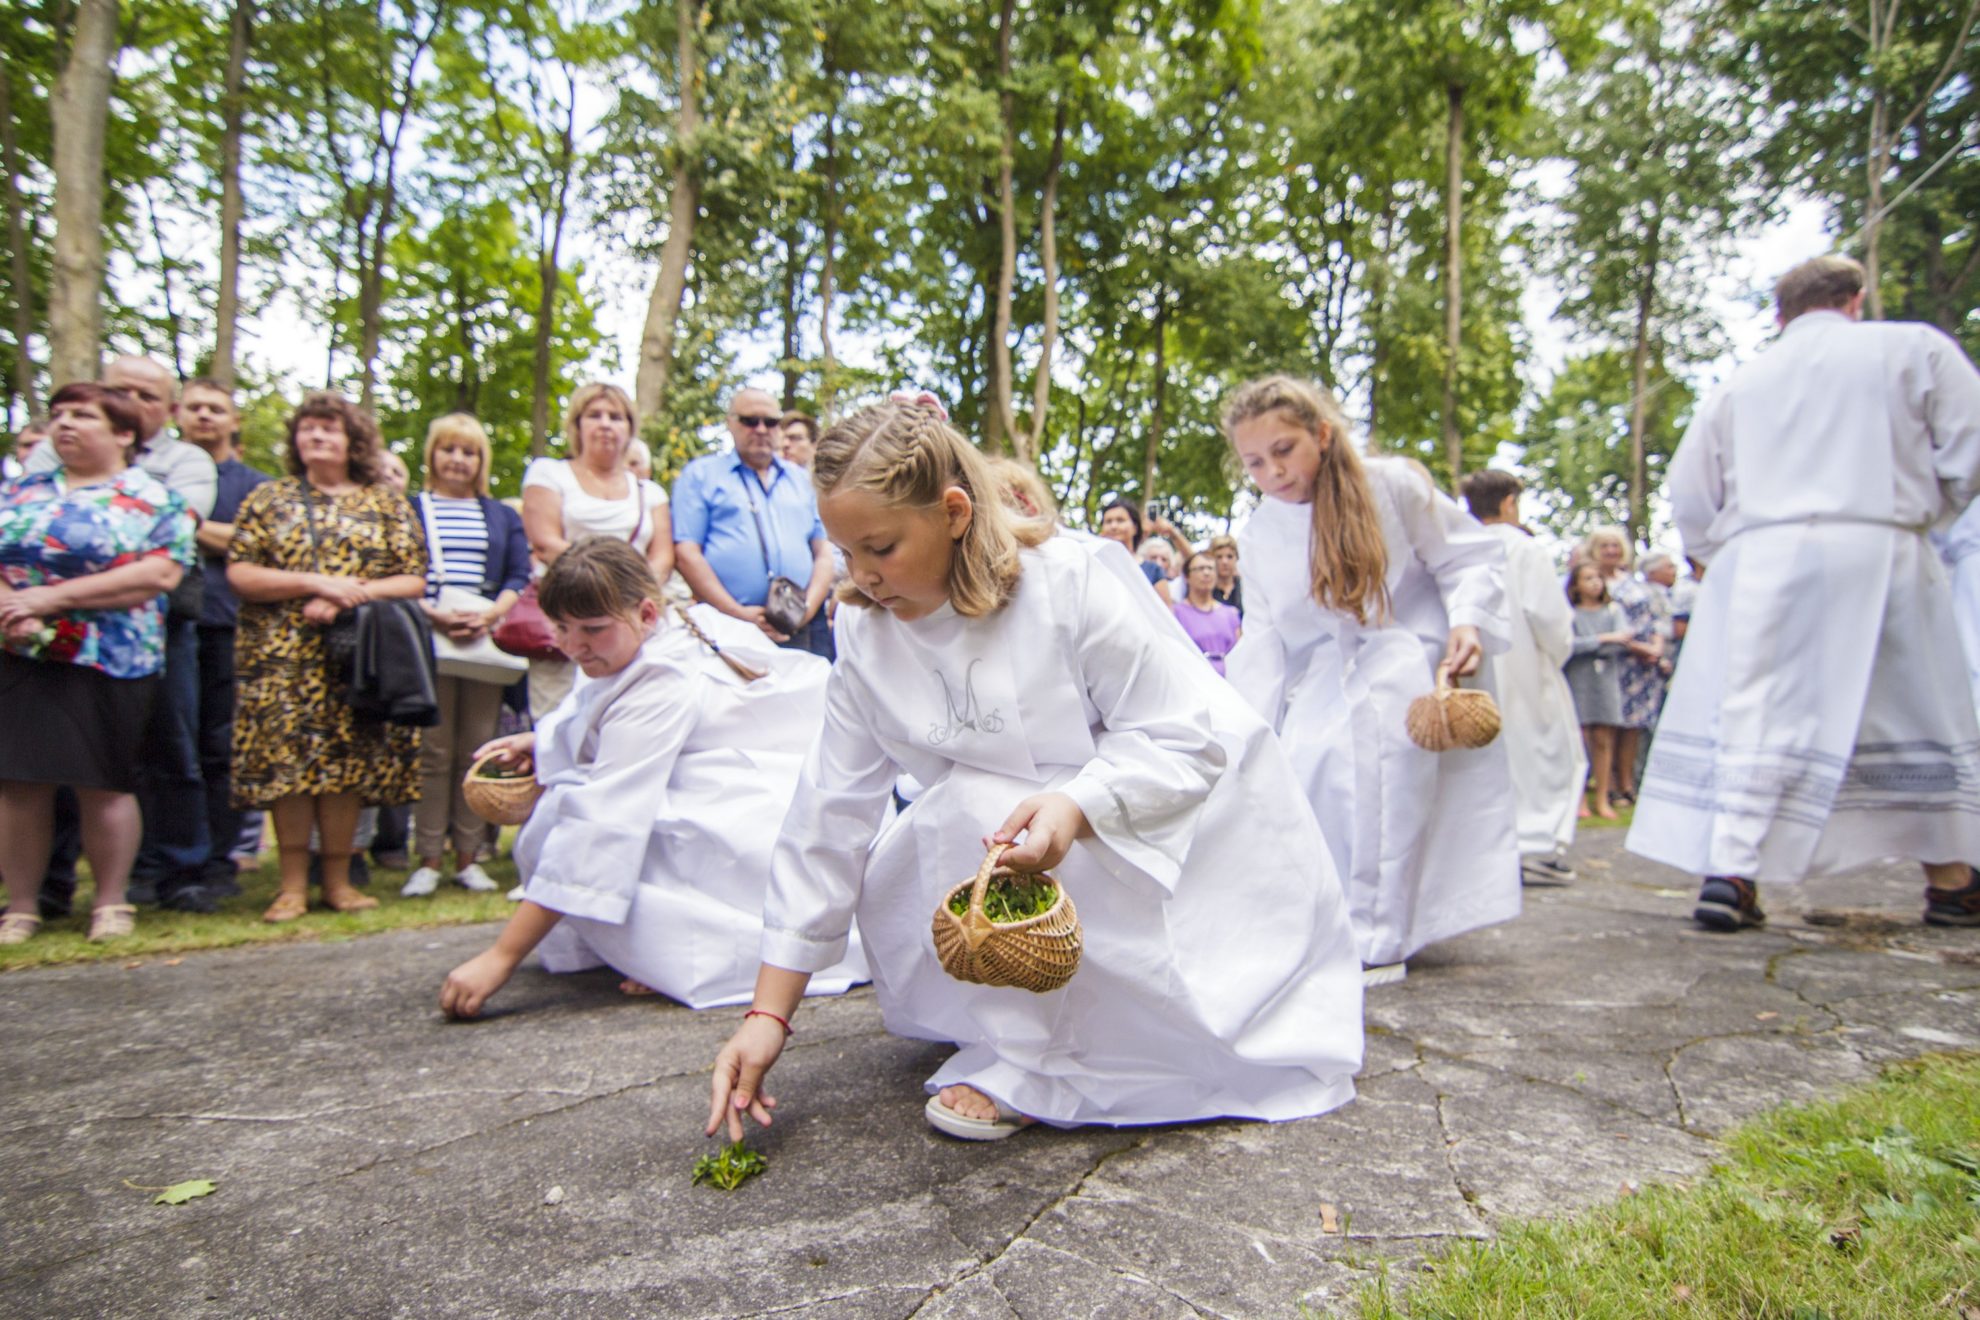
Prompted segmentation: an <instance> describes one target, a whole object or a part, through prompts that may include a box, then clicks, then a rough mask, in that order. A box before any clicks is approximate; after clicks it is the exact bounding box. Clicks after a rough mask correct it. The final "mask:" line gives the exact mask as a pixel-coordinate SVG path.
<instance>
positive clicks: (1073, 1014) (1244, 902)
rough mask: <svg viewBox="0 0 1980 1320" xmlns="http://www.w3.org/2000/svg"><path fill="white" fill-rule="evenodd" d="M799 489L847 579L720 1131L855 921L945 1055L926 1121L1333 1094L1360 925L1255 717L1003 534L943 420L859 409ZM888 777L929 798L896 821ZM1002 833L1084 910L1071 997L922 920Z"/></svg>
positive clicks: (1346, 1081) (994, 508) (1327, 1104)
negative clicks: (948, 940) (1002, 984)
mask: <svg viewBox="0 0 1980 1320" xmlns="http://www.w3.org/2000/svg"><path fill="white" fill-rule="evenodd" d="M813 474H814V479H815V480H816V482H817V484H818V488H819V512H820V515H821V516H822V518H823V519H824V523H825V527H826V529H827V531H828V532H829V533H830V534H831V536H832V539H833V541H834V542H835V543H837V544H838V545H839V546H840V548H841V549H843V550H844V551H845V553H846V556H847V560H848V563H849V565H850V568H851V588H852V589H851V591H849V592H848V593H847V594H846V595H845V596H844V597H843V598H842V599H843V600H844V601H845V602H846V603H847V604H848V608H844V609H842V610H840V612H839V616H838V617H839V625H838V626H839V639H838V640H839V660H838V663H837V665H836V666H835V667H834V669H833V672H832V678H831V681H830V683H829V684H828V685H827V698H826V714H825V731H824V734H823V735H822V737H821V738H820V741H819V743H818V746H817V747H816V748H815V749H814V751H813V753H812V756H811V759H810V761H809V762H808V763H807V765H806V767H805V772H804V777H803V780H802V782H801V783H800V786H799V789H798V793H797V797H796V799H795V801H794V802H793V803H792V806H791V812H790V815H789V816H788V817H787V818H786V819H785V822H784V830H783V837H782V839H781V840H780V841H779V844H778V847H777V853H776V859H775V861H774V863H773V865H772V872H771V885H770V896H769V899H768V901H767V903H766V905H765V910H764V938H763V960H764V966H763V969H762V972H761V974H760V976H759V979H758V982H757V994H756V1000H755V1003H754V1005H753V1007H752V1009H751V1011H750V1012H749V1014H747V1015H746V1016H745V1017H744V1020H743V1023H742V1025H741V1026H740V1027H739V1028H738V1030H737V1032H736V1034H735V1036H734V1037H733V1038H732V1039H731V1040H730V1041H729V1043H728V1045H727V1046H725V1047H724V1048H723V1050H722V1052H721V1054H720V1056H719V1057H718V1058H717V1060H716V1063H715V1070H714V1082H713V1091H712V1096H711V1108H710V1112H709V1117H708V1128H707V1130H708V1131H709V1132H710V1133H711V1134H712V1133H713V1132H715V1131H716V1130H717V1128H718V1127H720V1126H721V1125H722V1124H723V1123H724V1122H725V1121H726V1123H727V1125H728V1127H729V1131H730V1133H731V1135H732V1136H736V1137H739V1136H740V1135H741V1132H742V1119H743V1116H744V1115H745V1114H748V1115H749V1116H751V1117H754V1118H755V1119H756V1120H757V1121H758V1122H760V1123H767V1122H769V1121H770V1106H771V1104H772V1103H773V1102H772V1101H771V1100H770V1097H769V1096H767V1095H766V1094H765V1093H764V1092H763V1090H762V1084H763V1079H764V1074H765V1073H766V1072H767V1071H768V1070H769V1068H770V1067H771V1066H772V1065H773V1064H774V1063H775V1062H776V1060H777V1057H778V1055H779V1053H780V1052H781V1050H782V1048H783V1045H784V1040H785V1036H786V1034H787V1029H788V1025H789V1018H790V1014H791V1011H792V1009H793V1008H794V1007H795V1006H796V1004H797V1002H798V997H799V995H800V994H801V993H802V991H803V989H804V987H805V985H806V983H807V981H808V980H809V979H810V977H811V976H812V975H813V974H814V972H815V971H816V970H818V969H821V968H824V967H827V966H829V965H831V963H833V962H834V961H835V960H836V959H837V958H839V957H840V956H841V951H842V950H843V949H844V948H845V942H846V938H847V934H848V932H849V930H850V929H851V927H852V924H853V920H854V917H855V915H857V917H858V921H859V930H860V934H861V936H862V938H863V940H864V941H865V947H866V950H867V954H868V956H869V957H870V958H871V960H872V964H873V971H874V987H875V990H876V991H877V993H878V997H879V1002H880V1007H881V1011H882V1013H883V1015H884V1017H885V1020H886V1024H887V1027H888V1029H889V1030H890V1031H893V1032H895V1033H896V1034H899V1035H903V1036H910V1037H916V1038H920V1039H925V1040H936V1041H951V1042H954V1043H956V1044H957V1045H958V1046H959V1047H960V1048H959V1049H958V1051H957V1053H956V1054H955V1055H954V1056H952V1057H951V1058H950V1059H949V1060H948V1061H947V1062H946V1063H944V1064H943V1066H942V1067H941V1068H940V1069H939V1070H938V1071H937V1072H936V1073H935V1075H934V1076H933V1077H932V1078H930V1079H929V1081H928V1082H927V1083H926V1089H927V1091H928V1092H930V1093H931V1094H930V1098H929V1101H928V1104H927V1107H926V1112H927V1116H928V1120H929V1122H930V1123H931V1124H932V1125H934V1126H935V1127H937V1128H938V1129H939V1130H941V1131H944V1132H948V1133H950V1134H952V1135H955V1136H959V1137H965V1138H971V1139H982V1140H988V1139H994V1138H997V1137H1002V1136H1006V1135H1009V1134H1010V1133H1011V1132H1014V1131H1016V1130H1017V1129H1018V1128H1019V1127H1021V1126H1023V1125H1024V1124H1026V1123H1029V1122H1031V1121H1034V1120H1038V1121H1043V1122H1047V1123H1051V1124H1056V1125H1061V1126H1067V1125H1073V1124H1080V1123H1103V1124H1113V1125H1125V1124H1142V1123H1167V1122H1185V1121H1190V1120H1196V1119H1205V1118H1214V1117H1220V1116H1229V1117H1239V1118H1260V1119H1289V1118H1296V1117H1301V1116H1305V1115H1311V1114H1318V1113H1322V1112H1325V1111H1327V1110H1330V1109H1332V1108H1334V1107H1336V1106H1338V1105H1340V1104H1343V1103H1345V1102H1346V1101H1347V1100H1348V1099H1350V1098H1351V1097H1352V1095H1353V1093H1354V1086H1353V1076H1354V1073H1355V1071H1356V1069H1357V1068H1358V1066H1359V1062H1360V1058H1361V990H1360V977H1359V971H1358V967H1357V965H1356V960H1355V957H1354V949H1353V940H1352V935H1351V932H1350V929H1349V926H1348V923H1347V917H1346V911H1345V905H1344V903H1343V901H1342V897H1341V893H1340V887H1339V883H1338V881H1337V880H1336V879H1335V876H1334V871H1333V866H1332V863H1331V861H1330V858H1329V854H1328V850H1327V845H1326V841H1325V840H1324V839H1322V838H1321V836H1320V833H1319V830H1318V828H1317V827H1316V826H1315V824H1314V821H1313V816H1312V813H1311V811H1310V810H1308V809H1307V807H1306V805H1305V803H1304V801H1303V800H1302V799H1301V797H1300V795H1299V791H1298V788H1297V786H1296V785H1295V784H1294V783H1293V780H1292V774H1291V769H1290V767H1289V766H1288V765H1287V764H1286V761H1285V758H1284V755H1283V753H1282V752H1281V751H1280V750H1279V747H1278V745H1277V742H1276V740H1274V739H1273V738H1272V737H1271V734H1270V732H1269V731H1268V730H1267V729H1266V728H1265V727H1264V725H1263V723H1262V722H1261V721H1259V720H1258V719H1257V717H1256V716H1254V715H1253V714H1252V713H1251V712H1250V711H1249V710H1248V709H1246V708H1245V707H1244V705H1243V703H1242V702H1241V701H1238V700H1237V699H1236V697H1235V694H1232V693H1228V692H1225V691H1223V690H1222V689H1221V687H1220V685H1218V684H1217V683H1216V682H1215V681H1214V676H1213V675H1212V674H1211V672H1210V671H1209V669H1208V666H1207V665H1206V664H1205V662H1204V661H1203V659H1202V657H1201V656H1200V655H1197V656H1195V657H1194V658H1192V657H1191V656H1189V655H1188V654H1187V653H1186V648H1187V642H1186V639H1183V638H1181V636H1180V631H1179V630H1177V631H1176V633H1175V634H1174V635H1173V636H1172V635H1169V634H1166V633H1163V632H1160V631H1158V630H1157V629H1156V628H1155V627H1154V626H1153V624H1152V623H1151V621H1150V615H1149V614H1148V613H1146V612H1144V609H1143V604H1144V603H1143V602H1141V601H1139V600H1137V599H1135V598H1134V593H1136V592H1139V593H1140V594H1143V595H1145V594H1147V593H1146V589H1145V587H1144V586H1140V585H1138V584H1133V583H1130V582H1127V581H1124V580H1123V577H1122V576H1121V575H1119V574H1117V572H1116V571H1115V570H1114V569H1112V568H1110V567H1108V566H1107V565H1105V564H1103V563H1100V562H1098V561H1097V560H1096V558H1095V556H1094V555H1093V554H1092V553H1091V552H1090V551H1089V550H1088V549H1087V548H1086V547H1085V546H1083V545H1079V544H1076V543H1074V542H1072V541H1070V540H1069V539H1067V538H1065V537H1061V536H1056V535H1054V534H1053V530H1052V527H1051V525H1050V523H1049V522H1048V521H1045V520H1036V521H1020V520H1018V519H1015V518H1014V517H1013V516H1012V515H1011V513H1010V512H1009V511H1007V510H1006V509H1005V508H1004V507H1003V504H1002V501H1001V500H1000V497H999V491H998V486H997V482H996V479H995V478H994V477H993V476H992V475H991V473H990V472H989V470H988V468H987V467H986V465H985V462H984V459H983V457H982V456H981V455H980V454H978V453H977V451H976V450H975V449H974V448H973V447H972V446H971V445H970V444H969V443H968V442H967V441H965V440H964V439H963V438H962V437H961V436H960V435H958V434H957V433H956V432H955V431H954V430H953V429H952V428H950V427H949V426H948V425H947V424H946V419H945V418H944V417H943V415H942V414H941V413H940V411H939V409H937V408H934V407H930V406H927V405H916V404H912V403H909V404H901V403H893V404H886V405H881V406H879V407H875V408H868V409H864V410H862V411H860V412H858V413H855V414H853V415H852V416H850V417H848V418H846V419H844V420H843V421H841V422H840V423H839V424H838V425H837V426H835V427H833V428H832V429H831V431H829V432H828V433H827V434H826V435H825V437H824V438H823V439H822V440H821V441H820V443H819V447H818V453H817V458H816V461H815V465H814V467H813ZM1117 557H1118V556H1117ZM1125 562H1126V561H1125V560H1122V563H1123V564H1124V563H1125ZM861 606H865V607H867V608H859V607H861ZM873 606H877V607H878V608H872V607H873ZM1171 626H1173V625H1171ZM903 772H906V773H911V774H912V775H913V776H914V777H915V778H916V779H917V780H918V781H919V782H920V783H921V784H922V785H924V786H925V787H924V788H923V791H922V792H921V794H920V796H919V797H918V798H917V799H916V800H915V802H914V803H913V804H912V805H911V806H910V807H909V808H908V809H907V811H906V812H905V813H904V814H903V815H902V816H901V817H900V818H899V819H898V820H897V821H895V822H894V823H893V824H892V825H890V826H889V827H888V828H887V829H886V830H885V832H884V833H882V831H881V824H882V820H883V817H884V815H885V812H886V808H887V803H888V800H889V796H890V793H889V790H890V789H891V787H892V786H893V784H894V782H895V779H896V777H897V776H898V775H900V774H902V773H903ZM986 831H994V834H993V835H992V836H991V837H989V838H986V837H985V832H986ZM876 840H877V841H876ZM995 845H1009V848H1008V851H1007V852H1006V853H1005V854H1004V860H1005V861H1006V862H1007V863H1008V864H1009V865H1011V866H1012V867H1014V868H1016V869H1018V870H1021V871H1028V872H1030V871H1044V870H1050V871H1051V872H1052V873H1053V875H1054V876H1055V877H1056V878H1057V879H1058V881H1059V882H1060V883H1061V884H1063V885H1064V886H1065V889H1066V892H1067V894H1068V895H1069V896H1070V897H1071V898H1072V900H1073V901H1074V902H1075V903H1076V904H1077V906H1078V909H1079V913H1080V917H1081V921H1082V925H1083V927H1084V933H1085V934H1084V938H1085V952H1084V958H1083V961H1082V963H1081V965H1080V967H1079V970H1078V972H1077V973H1076V974H1075V975H1074V976H1073V978H1072V980H1071V982H1070V983H1069V984H1067V985H1066V986H1064V987H1063V988H1061V989H1059V990H1055V991H1052V992H1051V993H1048V994H1042V995H1040V994H1033V993H1031V992H1029V991H1026V990H1021V989H1012V988H991V987H987V986H981V985H972V984H965V983H963V982H961V981H957V980H954V979H952V978H951V977H949V976H948V974H947V973H945V972H944V971H943V970H942V968H941V965H940V964H939V962H938V961H937V959H936V955H935V950H934V947H933V943H932V940H931V937H930V932H929V927H930V922H931V918H932V916H933V914H934V911H935V908H936V905H937V904H938V903H939V902H940V901H941V899H942V897H943V895H944V894H945V893H946V892H947V891H948V889H949V888H950V887H951V886H953V885H955V884H957V883H958V882H960V881H962V880H965V879H967V878H969V876H970V875H971V874H972V873H974V872H975V870H976V868H977V865H978V862H979V861H980V860H981V859H982V857H983V853H984V849H985V848H986V847H987V846H995Z"/></svg>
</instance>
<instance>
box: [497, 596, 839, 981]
mask: <svg viewBox="0 0 1980 1320" xmlns="http://www.w3.org/2000/svg"><path fill="white" fill-rule="evenodd" d="M692 613H693V617H694V621H695V623H696V624H697V625H698V626H699V627H700V628H701V629H702V630H703V631H704V632H706V633H707V634H709V635H710V636H712V637H714V638H715V639H716V642H717V644H718V645H720V646H721V647H722V648H723V649H724V650H725V651H729V652H731V653H733V654H734V655H736V656H737V657H738V658H739V659H744V660H747V661H748V663H750V664H751V665H752V666H753V667H755V668H757V669H762V670H768V671H769V672H768V674H767V675H766V676H765V677H763V678H760V679H758V680H756V681H755V682H753V683H744V682H743V681H742V680H741V679H739V678H738V677H736V674H735V672H734V671H733V670H731V669H730V668H729V667H728V666H727V665H725V664H723V663H722V661H721V660H720V659H718V658H717V657H716V656H715V655H713V654H712V653H710V652H709V651H708V649H707V648H706V647H704V646H702V644H701V643H700V642H698V641H696V640H695V639H694V638H693V637H692V636H690V635H689V634H688V631H687V629H686V628H684V627H682V626H681V624H680V621H679V619H678V618H676V617H675V616H674V615H673V613H672V611H669V612H668V614H667V615H666V616H665V617H664V621H663V622H662V624H661V626H660V628H659V629H658V630H657V631H656V632H655V633H654V635H653V636H652V637H650V638H648V639H647V640H646V643H645V644H644V645H643V646H641V648H640V651H639V654H638V655H637V656H636V657H634V659H633V661H632V663H631V664H629V665H627V666H626V667H625V668H624V669H622V670H620V671H619V672H618V673H616V674H611V675H608V676H606V677H604V678H598V679H587V678H582V677H580V678H579V680H578V683H577V686H576V687H575V688H574V689H573V690H572V691H571V694H570V695H569V696H567V697H565V698H564V700H563V701H562V702H561V703H560V704H559V705H558V706H557V707H556V709H555V710H553V711H552V712H551V713H550V714H549V715H548V716H547V717H546V718H545V719H544V721H543V723H542V724H541V725H540V726H539V727H538V729H537V733H536V775H537V779H538V780H539V781H540V782H541V783H542V784H543V788H544V791H543V796H542V797H541V798H540V799H538V800H537V804H536V810H535V811H533V812H532V813H531V814H530V818H529V820H528V821H527V822H525V823H524V825H523V827H522V830H521V831H520V832H519V833H518V834H517V836H516V866H517V869H518V870H519V871H520V872H521V873H522V875H523V878H524V882H525V889H524V896H525V897H526V898H528V899H530V900H531V901H532V902H535V903H540V904H542V905H543V906H544V907H547V908H551V909H554V910H555V911H557V912H560V913H562V914H563V920H562V921H560V922H558V923H557V925H556V926H555V927H554V928H553V929H552V930H551V931H550V933H549V935H547V936H546V937H545V938H544V940H543V943H542V944H541V945H539V946H538V949H537V953H538V956H539V957H541V959H542V960H543V965H544V967H545V968H546V969H547V970H549V971H552V972H575V971H582V970H584V969H586V968H590V967H597V966H601V965H604V966H609V967H612V968H613V969H614V970H616V971H618V972H620V973H622V974H624V975H626V976H630V977H632V978H633V979H634V980H636V981H639V982H641V983H642V984H645V985H647V986H650V987H652V988H653V989H655V990H658V991H659V992H660V993H662V994H664V995H667V996H669V997H670V998H673V999H678V1000H679V1001H681V1002H682V1003H684V1004H686V1005H688V1006H689V1007H690V1008H712V1007H715V1006H716V1005H719V1004H739V1003H746V1002H748V1000H749V998H750V996H751V995H752V994H753V993H754V991H755V987H756V969H757V949H758V946H759V945H760V944H761V943H762V939H763V893H764V890H765V889H766V888H767V887H768V884H769V878H770V849H771V846H772V844H773V843H774V842H775V834H774V830H775V828H776V823H777V822H778V821H779V820H781V819H783V815H784V812H785V810H786V809H788V807H789V806H790V800H791V792H792V790H793V789H794V788H795V787H796V785H797V777H798V770H799V768H800V767H801V766H802V765H803V763H804V755H805V752H806V751H807V750H808V749H809V748H810V746H811V742H812V739H813V738H815V737H816V736H817V732H818V727H819V725H820V723H821V722H822V721H823V719H824V707H825V679H826V675H827V674H829V673H830V672H831V666H829V665H828V664H826V663H825V661H823V660H820V659H819V658H817V657H816V656H811V655H806V654H804V653H802V652H799V651H791V650H786V649H783V648H781V647H776V646H773V645H771V644H770V642H769V639H767V638H765V637H764V636H763V633H762V631H761V630H760V629H757V628H752V627H750V626H748V625H747V624H742V623H739V622H737V621H735V620H731V619H728V618H727V617H726V616H724V615H721V614H719V613H717V612H716V611H715V610H712V609H710V608H708V607H707V606H696V607H695V608H694V609H693V611H692ZM865 979H866V966H865V962H864V960H863V958H862V957H861V955H860V952H859V949H858V946H857V945H854V946H853V947H852V948H851V949H850V950H849V951H848V953H847V954H846V956H845V957H844V958H843V959H842V960H836V965H835V966H831V967H829V968H826V969H823V970H822V971H821V973H820V975H818V976H816V977H814V978H813V979H812V982H811V993H813V994H837V993H840V992H842V991H844V990H845V989H847V988H848V987H849V986H852V985H854V984H856V983H858V982H860V981H864V980H865Z"/></svg>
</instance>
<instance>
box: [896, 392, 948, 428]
mask: <svg viewBox="0 0 1980 1320" xmlns="http://www.w3.org/2000/svg"><path fill="white" fill-rule="evenodd" d="M887 399H888V401H889V402H891V403H898V404H901V405H902V406H904V407H908V408H926V409H928V410H929V411H930V412H932V413H934V414H935V415H936V416H937V417H939V418H941V419H942V420H943V421H945V422H946V421H948V420H949V410H948V409H947V408H944V407H943V406H942V401H941V400H940V399H938V398H936V397H935V396H934V395H932V394H930V393H929V392H928V391H927V390H895V391H894V392H893V393H892V394H890V395H888V396H887Z"/></svg>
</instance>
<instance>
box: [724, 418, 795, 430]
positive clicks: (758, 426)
mask: <svg viewBox="0 0 1980 1320" xmlns="http://www.w3.org/2000/svg"><path fill="white" fill-rule="evenodd" d="M783 420H784V419H783V418H781V417H776V416H771V417H737V418H736V421H737V422H738V423H739V424H740V425H743V426H747V427H751V428H752V429H755V430H759V431H768V430H771V429H773V428H775V427H776V426H777V424H778V423H780V422H782V421H783Z"/></svg>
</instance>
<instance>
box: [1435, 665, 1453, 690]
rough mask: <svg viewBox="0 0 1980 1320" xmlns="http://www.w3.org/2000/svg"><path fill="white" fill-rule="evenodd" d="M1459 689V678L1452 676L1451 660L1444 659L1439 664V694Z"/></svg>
mask: <svg viewBox="0 0 1980 1320" xmlns="http://www.w3.org/2000/svg"><path fill="white" fill-rule="evenodd" d="M1455 691H1457V680H1456V679H1454V678H1452V677H1451V662H1450V661H1448V660H1445V661H1442V662H1440V663H1439V664H1438V665H1437V695H1438V696H1440V697H1441V696H1443V695H1444V694H1445V693H1447V692H1455Z"/></svg>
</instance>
